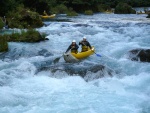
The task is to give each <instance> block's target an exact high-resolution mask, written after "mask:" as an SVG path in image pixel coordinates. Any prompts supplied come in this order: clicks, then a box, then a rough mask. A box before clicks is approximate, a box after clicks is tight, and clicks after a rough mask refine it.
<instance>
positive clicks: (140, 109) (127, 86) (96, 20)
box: [0, 14, 150, 113]
mask: <svg viewBox="0 0 150 113" xmlns="http://www.w3.org/2000/svg"><path fill="white" fill-rule="evenodd" d="M69 19H70V22H47V25H48V26H47V27H42V28H39V29H37V30H39V31H40V32H44V33H46V34H47V38H48V39H49V41H44V42H40V43H35V44H28V43H9V47H10V48H9V49H10V51H9V52H8V53H3V54H1V55H0V59H1V60H0V98H1V101H0V113H100V112H101V113H149V111H150V85H149V84H150V74H149V73H150V64H149V63H141V62H133V61H130V60H129V59H128V56H127V54H128V52H129V51H130V50H132V49H136V48H145V49H146V48H149V33H150V29H149V27H150V24H149V22H150V20H149V19H147V18H146V15H115V14H95V15H93V16H84V15H80V16H78V17H76V18H69ZM83 36H86V37H87V39H88V40H89V41H90V43H91V45H94V46H95V48H96V53H98V54H100V55H101V56H102V57H101V58H99V57H97V56H96V55H92V56H90V57H89V58H87V59H85V60H83V61H81V62H80V63H77V64H67V63H65V61H64V60H63V58H61V59H60V61H59V62H58V63H57V64H55V63H54V62H53V61H54V59H55V58H57V57H60V56H61V55H62V54H63V52H65V51H66V49H67V47H68V46H69V44H70V43H71V41H72V40H73V39H75V40H76V41H77V42H79V41H80V40H81V39H82V37H83ZM79 49H81V48H79ZM94 65H96V66H99V67H101V66H100V65H102V66H104V67H105V68H104V69H103V70H102V71H93V72H92V71H90V69H89V68H88V67H90V66H91V67H92V66H94ZM66 66H68V67H67V69H66V68H65V67H66ZM71 66H72V67H71ZM74 67H75V68H74ZM78 67H79V68H80V67H81V68H82V67H83V70H82V69H80V70H79V71H80V72H81V74H86V76H84V77H83V78H82V77H80V76H81V75H79V74H76V73H73V74H72V75H71V74H68V73H69V72H70V73H71V71H74V69H75V70H76V69H79V68H78ZM91 67H90V68H91ZM65 69H66V70H67V71H64V70H65ZM86 69H87V70H86ZM85 70H86V71H85ZM108 70H111V71H110V72H112V73H111V76H110V75H109V72H107V71H108ZM83 72H84V73H83ZM102 73H103V75H104V76H103V77H100V78H97V79H95V78H94V77H97V76H98V75H100V74H102ZM93 78H94V79H93ZM86 80H87V81H89V82H86Z"/></svg>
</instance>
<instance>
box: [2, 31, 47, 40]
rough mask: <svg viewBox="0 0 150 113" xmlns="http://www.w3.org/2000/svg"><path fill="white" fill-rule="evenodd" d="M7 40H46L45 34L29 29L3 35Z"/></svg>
mask: <svg viewBox="0 0 150 113" xmlns="http://www.w3.org/2000/svg"><path fill="white" fill-rule="evenodd" d="M3 37H5V38H6V39H7V40H8V41H9V42H40V41H43V40H46V38H45V37H46V35H44V34H43V35H41V34H40V33H39V32H38V31H36V30H34V29H30V30H27V31H23V30H22V31H21V32H20V33H12V34H11V35H4V36H3Z"/></svg>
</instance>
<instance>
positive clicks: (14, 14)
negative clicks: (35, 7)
mask: <svg viewBox="0 0 150 113" xmlns="http://www.w3.org/2000/svg"><path fill="white" fill-rule="evenodd" d="M7 21H8V26H9V28H20V29H22V28H37V27H41V26H43V22H42V19H41V17H40V15H39V14H38V13H36V12H32V11H31V10H30V9H28V8H24V6H23V5H21V6H18V7H17V8H16V9H15V10H13V11H11V12H8V14H7Z"/></svg>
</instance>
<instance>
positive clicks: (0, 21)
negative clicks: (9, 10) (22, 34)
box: [0, 18, 4, 29]
mask: <svg viewBox="0 0 150 113" xmlns="http://www.w3.org/2000/svg"><path fill="white" fill-rule="evenodd" d="M3 27H4V23H3V20H2V18H0V29H2V28H3Z"/></svg>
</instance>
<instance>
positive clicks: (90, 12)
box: [84, 10, 93, 15]
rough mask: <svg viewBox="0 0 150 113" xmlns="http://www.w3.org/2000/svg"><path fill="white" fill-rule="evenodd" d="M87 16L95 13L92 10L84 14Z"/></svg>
mask: <svg viewBox="0 0 150 113" xmlns="http://www.w3.org/2000/svg"><path fill="white" fill-rule="evenodd" d="M84 14H85V15H93V11H92V10H86V11H85V12H84Z"/></svg>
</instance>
